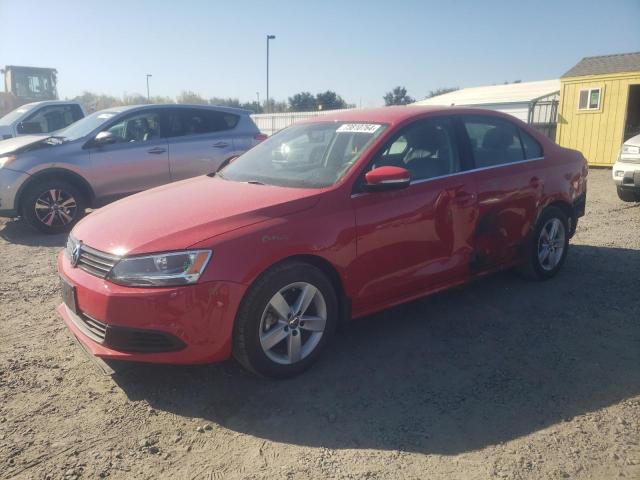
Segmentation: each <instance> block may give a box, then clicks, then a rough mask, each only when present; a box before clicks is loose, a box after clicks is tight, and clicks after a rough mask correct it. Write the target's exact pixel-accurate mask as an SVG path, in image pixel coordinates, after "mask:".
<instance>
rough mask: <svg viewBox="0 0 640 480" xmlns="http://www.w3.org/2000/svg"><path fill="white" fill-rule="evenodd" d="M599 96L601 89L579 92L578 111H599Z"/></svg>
mask: <svg viewBox="0 0 640 480" xmlns="http://www.w3.org/2000/svg"><path fill="white" fill-rule="evenodd" d="M601 94H602V89H601V88H591V89H584V90H580V97H579V99H578V110H599V109H600V96H601Z"/></svg>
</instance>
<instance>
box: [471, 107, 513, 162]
mask: <svg viewBox="0 0 640 480" xmlns="http://www.w3.org/2000/svg"><path fill="white" fill-rule="evenodd" d="M463 121H464V126H465V129H466V131H467V135H468V136H469V141H470V142H471V150H472V151H473V157H474V159H475V164H476V168H485V167H494V166H498V165H507V164H509V163H514V162H520V161H522V160H525V152H524V148H523V146H522V143H521V142H520V134H519V132H518V128H517V127H516V126H515V125H514V124H513V123H511V122H509V121H507V120H503V119H501V118H493V117H482V116H469V117H465V118H464V119H463Z"/></svg>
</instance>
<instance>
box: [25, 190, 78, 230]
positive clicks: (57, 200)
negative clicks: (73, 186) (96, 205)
mask: <svg viewBox="0 0 640 480" xmlns="http://www.w3.org/2000/svg"><path fill="white" fill-rule="evenodd" d="M34 208H35V213H36V218H37V219H38V220H39V221H40V222H42V223H43V224H44V225H46V226H48V227H57V226H65V225H69V224H70V223H71V222H73V220H74V219H75V218H76V215H77V211H78V204H77V202H76V199H75V198H74V197H73V195H71V194H70V193H68V192H66V191H64V190H62V189H59V188H52V189H50V190H47V191H46V192H43V193H42V194H41V195H40V196H39V197H38V199H37V200H36V203H35V206H34Z"/></svg>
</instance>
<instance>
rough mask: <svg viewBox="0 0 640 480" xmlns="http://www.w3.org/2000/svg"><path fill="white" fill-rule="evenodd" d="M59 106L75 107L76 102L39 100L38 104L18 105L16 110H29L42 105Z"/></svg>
mask: <svg viewBox="0 0 640 480" xmlns="http://www.w3.org/2000/svg"><path fill="white" fill-rule="evenodd" d="M59 104H62V105H65V104H66V105H70V104H75V105H77V104H78V102H76V101H74V100H40V101H39V102H30V103H25V104H24V105H20V106H19V107H18V108H24V107H28V108H29V109H31V108H35V107H40V106H44V105H59Z"/></svg>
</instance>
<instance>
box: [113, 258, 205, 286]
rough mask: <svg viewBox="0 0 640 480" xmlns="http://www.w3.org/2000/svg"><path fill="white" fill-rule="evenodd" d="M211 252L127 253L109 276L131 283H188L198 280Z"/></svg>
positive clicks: (133, 284) (175, 284) (140, 284)
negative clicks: (130, 254) (132, 254)
mask: <svg viewBox="0 0 640 480" xmlns="http://www.w3.org/2000/svg"><path fill="white" fill-rule="evenodd" d="M211 255H212V252H211V250H186V251H184V252H170V253H158V254H155V255H143V256H135V257H124V258H122V259H121V260H119V261H118V263H116V264H115V265H114V267H113V268H112V269H111V271H110V272H109V276H108V279H109V280H110V281H112V282H113V283H117V284H119V285H126V286H131V287H149V286H151V287H167V286H177V285H189V284H192V283H195V282H197V281H198V279H199V278H200V275H202V272H203V271H204V269H205V268H206V266H207V264H208V263H209V259H210V258H211Z"/></svg>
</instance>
